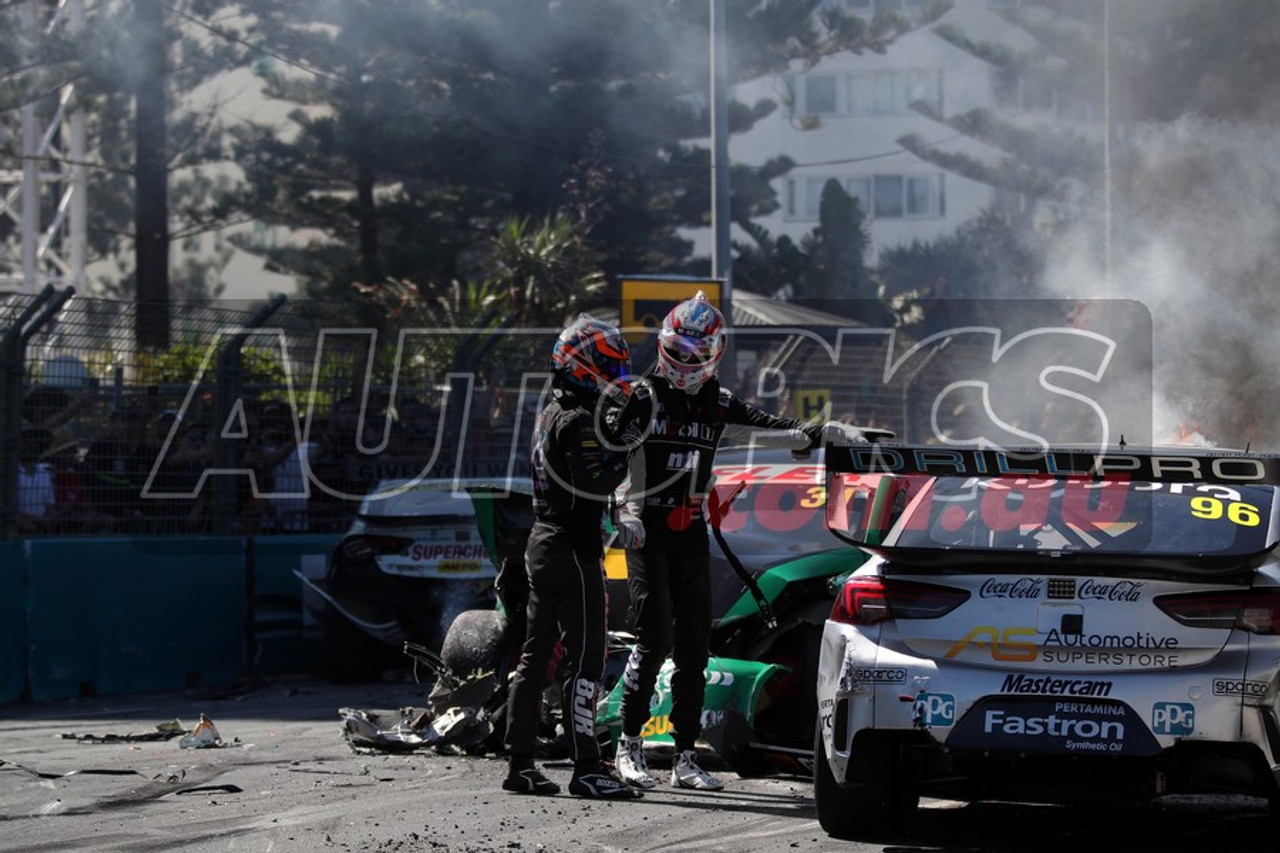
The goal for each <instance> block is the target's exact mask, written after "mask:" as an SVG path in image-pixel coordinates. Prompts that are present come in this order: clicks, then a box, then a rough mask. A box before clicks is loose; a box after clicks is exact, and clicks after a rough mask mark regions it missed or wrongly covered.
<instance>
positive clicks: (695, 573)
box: [622, 507, 711, 750]
mask: <svg viewBox="0 0 1280 853" xmlns="http://www.w3.org/2000/svg"><path fill="white" fill-rule="evenodd" d="M670 515H671V514H670V511H669V510H667V509H665V508H662V507H646V508H645V511H644V514H643V517H642V521H643V522H644V526H645V543H644V547H643V548H639V549H635V548H630V549H628V550H627V589H628V592H629V593H630V598H631V621H632V625H633V628H634V631H635V634H636V644H635V647H634V648H633V649H632V651H631V656H630V657H629V658H628V659H627V666H626V669H625V671H624V672H623V675H622V681H623V698H622V732H623V734H625V735H627V736H629V737H637V736H639V735H640V734H641V733H642V731H643V729H644V724H645V722H646V721H647V720H648V719H649V715H650V713H651V705H650V703H651V700H652V699H653V697H654V687H655V685H656V682H657V677H658V670H659V669H661V667H662V664H663V661H664V660H665V659H666V658H667V657H668V656H670V657H671V658H672V661H673V663H674V664H675V669H674V671H673V672H672V675H671V684H670V691H671V719H670V723H671V735H672V739H673V740H674V741H675V746H676V749H677V750H686V749H693V748H694V744H695V742H696V741H697V739H698V737H699V736H700V735H701V734H702V702H703V697H704V695H705V694H706V686H707V682H706V669H707V657H708V654H709V652H708V647H709V645H710V642H711V570H710V560H711V558H710V549H709V542H708V538H707V526H706V523H705V522H704V521H703V519H702V518H701V517H700V516H695V517H693V518H691V519H690V518H687V517H686V518H682V519H681V523H682V524H684V525H685V526H684V528H683V529H681V530H672V529H671V528H672V525H671V524H670V523H669V518H670ZM663 686H664V687H665V686H666V685H663Z"/></svg>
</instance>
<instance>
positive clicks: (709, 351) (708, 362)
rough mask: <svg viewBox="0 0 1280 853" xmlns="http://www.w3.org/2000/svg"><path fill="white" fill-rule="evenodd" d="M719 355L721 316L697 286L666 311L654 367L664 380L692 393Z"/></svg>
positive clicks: (721, 350) (721, 351)
mask: <svg viewBox="0 0 1280 853" xmlns="http://www.w3.org/2000/svg"><path fill="white" fill-rule="evenodd" d="M723 356H724V316H723V315H722V314H721V313H720V311H719V310H718V309H717V308H716V307H715V306H714V305H712V304H711V303H710V302H709V301H707V297H706V294H704V293H703V292H702V291H701V290H699V291H698V293H697V294H696V295H695V296H694V297H693V298H692V299H686V300H685V301H684V302H681V303H680V304H679V305H677V306H676V307H674V308H672V309H671V311H670V312H668V313H667V316H666V319H664V320H663V321H662V329H661V331H659V332H658V371H659V372H660V373H661V374H662V375H663V377H664V378H666V380H667V381H668V382H670V383H671V384H672V385H674V386H675V387H676V388H679V389H681V390H682V391H684V392H686V393H688V394H696V393H698V390H699V389H700V388H702V386H703V385H705V384H706V382H707V380H708V379H710V378H711V377H713V376H715V375H716V369H717V368H718V367H719V366H720V359H721V358H722V357H723Z"/></svg>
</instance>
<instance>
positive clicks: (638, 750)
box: [613, 735, 657, 790]
mask: <svg viewBox="0 0 1280 853" xmlns="http://www.w3.org/2000/svg"><path fill="white" fill-rule="evenodd" d="M613 769H614V770H615V771H617V774H618V776H620V777H621V778H622V781H623V782H626V783H627V784H628V785H631V786H632V787H635V788H644V789H645V790H648V789H650V788H652V787H653V786H654V785H655V784H657V783H656V782H655V781H654V778H653V776H651V775H649V763H648V762H647V761H646V760H645V757H644V739H643V738H638V737H627V736H626V735H621V736H620V737H619V738H618V753H617V755H616V756H614V759H613Z"/></svg>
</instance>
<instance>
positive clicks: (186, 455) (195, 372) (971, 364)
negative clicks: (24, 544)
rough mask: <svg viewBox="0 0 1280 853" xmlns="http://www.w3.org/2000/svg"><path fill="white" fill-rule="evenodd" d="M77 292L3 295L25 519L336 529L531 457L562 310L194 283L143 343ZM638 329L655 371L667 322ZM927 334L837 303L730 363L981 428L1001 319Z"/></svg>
mask: <svg viewBox="0 0 1280 853" xmlns="http://www.w3.org/2000/svg"><path fill="white" fill-rule="evenodd" d="M69 297H70V293H69V292H68V291H58V292H55V291H53V290H52V289H49V290H46V291H45V292H44V293H42V294H39V295H36V296H14V297H9V298H8V299H7V301H3V302H0V335H2V336H3V349H2V350H0V356H2V357H3V368H4V383H3V387H2V388H0V393H2V394H3V396H2V397H0V413H2V414H3V417H4V418H5V420H4V423H5V431H4V442H3V469H2V470H3V485H4V491H3V493H2V494H3V500H2V501H0V520H2V521H3V535H4V537H5V538H12V537H14V536H46V535H54V536H67V535H153V534H154V535H164V534H176V533H181V534H187V535H190V534H199V533H239V534H258V533H277V532H279V533H286V532H336V531H340V530H343V529H345V528H346V527H347V525H348V524H349V523H350V520H351V518H352V517H353V515H354V513H355V512H356V510H357V508H358V506H359V504H360V500H361V498H362V497H363V496H365V495H366V494H368V493H369V492H370V491H372V490H376V488H377V486H378V484H379V483H380V482H381V481H383V480H389V479H396V478H417V477H433V478H454V477H486V478H500V477H506V476H526V475H527V464H528V452H529V442H530V438H531V434H532V423H533V417H534V415H535V413H536V410H537V408H538V406H539V405H540V401H541V399H542V396H543V394H544V393H545V391H546V383H547V380H548V379H549V375H548V368H549V353H550V351H551V345H552V342H553V340H554V337H555V335H556V334H557V333H558V331H559V329H558V328H517V327H515V326H514V324H512V323H511V322H510V321H509V320H508V321H507V322H503V321H502V319H501V318H493V317H489V318H486V319H485V321H484V322H483V323H482V324H479V325H477V326H475V327H468V326H465V325H464V326H454V325H451V326H441V325H440V324H439V322H438V321H437V320H436V319H435V318H434V317H432V316H431V315H430V314H428V313H426V312H425V310H424V311H422V312H419V313H415V311H413V310H410V309H407V308H401V309H399V310H398V311H396V312H393V313H394V315H393V316H391V315H389V314H388V312H386V311H385V310H383V309H373V308H371V307H368V306H362V305H359V304H351V303H342V304H338V303H325V302H318V301H306V300H288V301H286V300H284V299H277V300H274V301H271V302H268V303H265V304H264V303H257V304H237V303H228V302H218V303H210V302H203V303H177V304H173V305H171V306H169V307H168V309H167V313H168V315H169V324H170V335H169V339H170V342H171V345H170V346H169V348H168V349H166V350H165V351H163V352H154V351H148V350H139V349H138V348H137V347H136V346H135V345H134V341H135V339H136V334H135V333H136V323H137V322H138V314H137V309H136V306H134V305H133V304H132V303H125V302H119V301H112V300H105V299H85V298H80V297H75V298H69ZM594 313H596V314H598V315H599V316H601V317H603V318H606V319H610V320H612V321H614V322H616V321H617V317H618V314H619V312H618V309H617V307H616V306H600V307H599V309H598V310H596V311H595V312H594ZM962 331H963V330H962ZM629 332H630V335H629V336H630V337H631V339H632V341H633V344H632V346H633V355H634V361H635V365H636V368H637V370H643V369H645V368H647V367H648V366H649V365H650V363H651V362H652V357H653V336H652V333H651V332H650V331H649V330H647V329H635V330H629ZM912 346H913V345H912V341H911V339H910V337H909V336H905V335H902V334H894V333H892V332H890V331H889V330H876V329H865V328H860V327H858V326H857V325H856V324H843V325H842V324H839V323H836V322H834V321H833V322H829V323H825V324H822V323H813V324H808V325H804V326H798V325H769V324H767V323H756V324H753V325H746V324H744V325H740V326H738V327H736V328H735V331H734V352H735V354H736V360H735V364H734V365H733V366H732V369H731V368H730V366H729V365H724V366H722V368H721V371H720V375H721V379H722V381H723V382H724V383H725V384H726V385H727V386H728V387H730V388H731V389H733V390H734V391H735V392H736V393H738V394H739V395H740V396H742V397H744V398H746V399H748V400H750V401H751V402H753V403H754V404H756V405H758V406H760V407H762V408H765V409H767V410H771V411H774V412H776V413H779V414H786V415H790V416H795V417H801V418H805V419H809V420H829V419H838V420H843V421H847V422H850V423H856V424H860V425H870V426H879V427H886V428H889V429H891V430H893V431H895V432H896V433H897V434H898V436H899V438H902V439H904V440H921V439H932V438H936V437H937V436H938V435H940V434H942V433H944V432H947V431H952V432H954V433H956V434H960V435H965V434H971V433H972V430H967V428H966V427H965V426H964V424H965V423H966V419H968V420H970V421H972V419H973V418H974V417H975V416H976V417H981V416H984V414H985V415H989V413H984V412H983V411H979V410H978V409H979V408H980V407H979V406H976V405H974V399H975V398H974V397H973V396H972V395H970V396H969V397H967V398H966V397H965V395H963V394H956V393H955V392H956V389H958V388H959V389H962V390H963V389H964V388H966V387H968V386H973V385H974V384H975V383H974V381H973V377H975V376H978V375H983V374H985V373H986V372H988V371H989V370H990V367H991V364H992V360H993V351H994V350H993V342H992V339H991V338H990V336H989V335H986V336H984V335H973V334H967V335H956V336H954V337H948V336H945V335H944V336H941V337H938V338H936V339H935V340H933V341H932V343H930V344H929V345H928V346H925V347H922V348H917V349H913V348H912ZM1023 361H1027V362H1028V364H1031V362H1032V361H1033V360H1027V359H1023ZM1032 366H1034V364H1032ZM1036 369H1037V370H1038V369H1039V368H1038V367H1037V368H1036ZM1005 384H1007V385H1011V386H1015V385H1016V383H1014V382H1013V380H1009V381H1007V382H1006V383H1005ZM1013 391H1014V392H1015V393H1018V394H1022V396H1023V397H1026V396H1027V395H1026V394H1025V392H1023V391H1021V390H1020V389H1019V388H1017V387H1013ZM1050 402H1051V403H1052V402H1054V401H1050ZM941 403H947V406H949V408H948V407H947V406H943V405H941ZM982 405H984V406H985V405H986V404H985V403H984V404H982ZM966 406H967V407H968V408H967V409H966ZM1047 414H1048V413H1047V412H1042V413H1038V414H1036V415H1035V417H1036V418H1040V420H1036V422H1035V424H1033V426H1036V428H1040V427H1041V426H1042V424H1041V422H1040V421H1041V420H1043V417H1042V415H1047ZM988 420H990V417H988ZM1011 422H1012V421H1011Z"/></svg>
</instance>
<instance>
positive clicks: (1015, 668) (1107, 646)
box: [814, 446, 1280, 838]
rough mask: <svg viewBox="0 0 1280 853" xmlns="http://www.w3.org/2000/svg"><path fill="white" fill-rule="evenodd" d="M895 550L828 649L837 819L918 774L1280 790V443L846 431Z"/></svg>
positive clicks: (837, 824)
mask: <svg viewBox="0 0 1280 853" xmlns="http://www.w3.org/2000/svg"><path fill="white" fill-rule="evenodd" d="M827 470H828V477H829V480H828V506H827V521H828V526H829V527H830V528H831V529H832V531H833V532H835V533H836V534H837V535H838V536H840V537H841V538H843V539H845V540H847V541H849V542H851V543H855V544H858V545H859V546H860V547H862V548H864V549H865V550H868V551H870V552H872V553H873V554H874V555H875V556H874V557H873V558H872V559H871V560H868V561H867V562H866V563H864V564H863V565H862V566H861V567H859V568H858V569H857V571H855V572H854V573H853V574H852V575H851V576H850V577H849V578H848V579H847V580H846V581H845V583H844V584H843V587H842V589H841V590H840V592H839V594H838V596H837V599H836V602H835V604H834V606H833V608H832V611H831V615H830V617H829V618H828V619H827V621H826V623H825V626H824V629H823V637H822V643H821V651H820V657H819V664H818V678H817V694H818V695H817V698H818V718H817V727H816V728H817V733H816V737H815V752H816V756H815V757H816V761H817V768H816V770H815V783H814V797H815V800H816V804H817V813H818V820H819V822H820V823H821V825H822V827H823V829H825V830H826V831H827V832H828V833H829V834H831V835H833V836H836V837H840V838H860V837H867V836H873V835H883V834H885V833H886V832H890V833H891V832H893V831H895V830H903V831H905V829H906V828H907V827H908V826H909V825H910V817H911V814H912V812H913V811H914V810H915V808H916V807H917V805H918V803H919V800H920V798H921V797H922V796H929V797H941V798H948V799H955V800H977V799H996V800H1016V801H1021V802H1043V803H1074V802H1092V801H1094V800H1095V798H1096V799H1101V800H1103V801H1106V802H1111V803H1114V802H1117V801H1120V802H1123V801H1134V802H1140V801H1149V800H1152V799H1154V798H1156V797H1159V796H1161V795H1165V794H1193V793H1207V792H1212V793H1223V794H1244V795H1250V796H1254V797H1260V798H1265V799H1266V800H1268V801H1269V802H1270V804H1271V807H1272V809H1273V812H1274V809H1275V808H1276V806H1277V803H1280V786H1278V785H1277V777H1278V775H1280V559H1278V558H1277V556H1276V553H1275V546H1276V544H1277V540H1278V539H1280V502H1278V501H1277V499H1276V494H1277V489H1276V486H1277V484H1280V477H1278V476H1277V475H1278V474H1280V459H1278V458H1276V457H1268V456H1258V455H1256V454H1254V455H1249V454H1244V453H1230V452H1217V451H1209V450H1205V449H1203V448H1196V449H1191V448H1174V449H1171V450H1168V451H1167V452H1166V451H1164V450H1156V449H1151V450H1147V451H1144V452H1133V451H1132V450H1130V449H1128V448H1121V449H1116V450H1108V451H1107V452H1105V453H1098V452H1096V451H1093V452H1086V451H1081V450H1078V449H1062V450H1056V449H1048V450H1037V451H1029V452H1027V453H1014V452H1012V451H1007V452H995V451H978V450H974V449H971V448H959V447H957V448H948V447H938V446H928V447H925V446H922V447H893V446H881V447H877V448H875V449H874V450H873V451H863V450H859V449H857V448H854V449H850V450H847V451H839V450H836V449H831V450H829V451H828V454H827Z"/></svg>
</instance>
